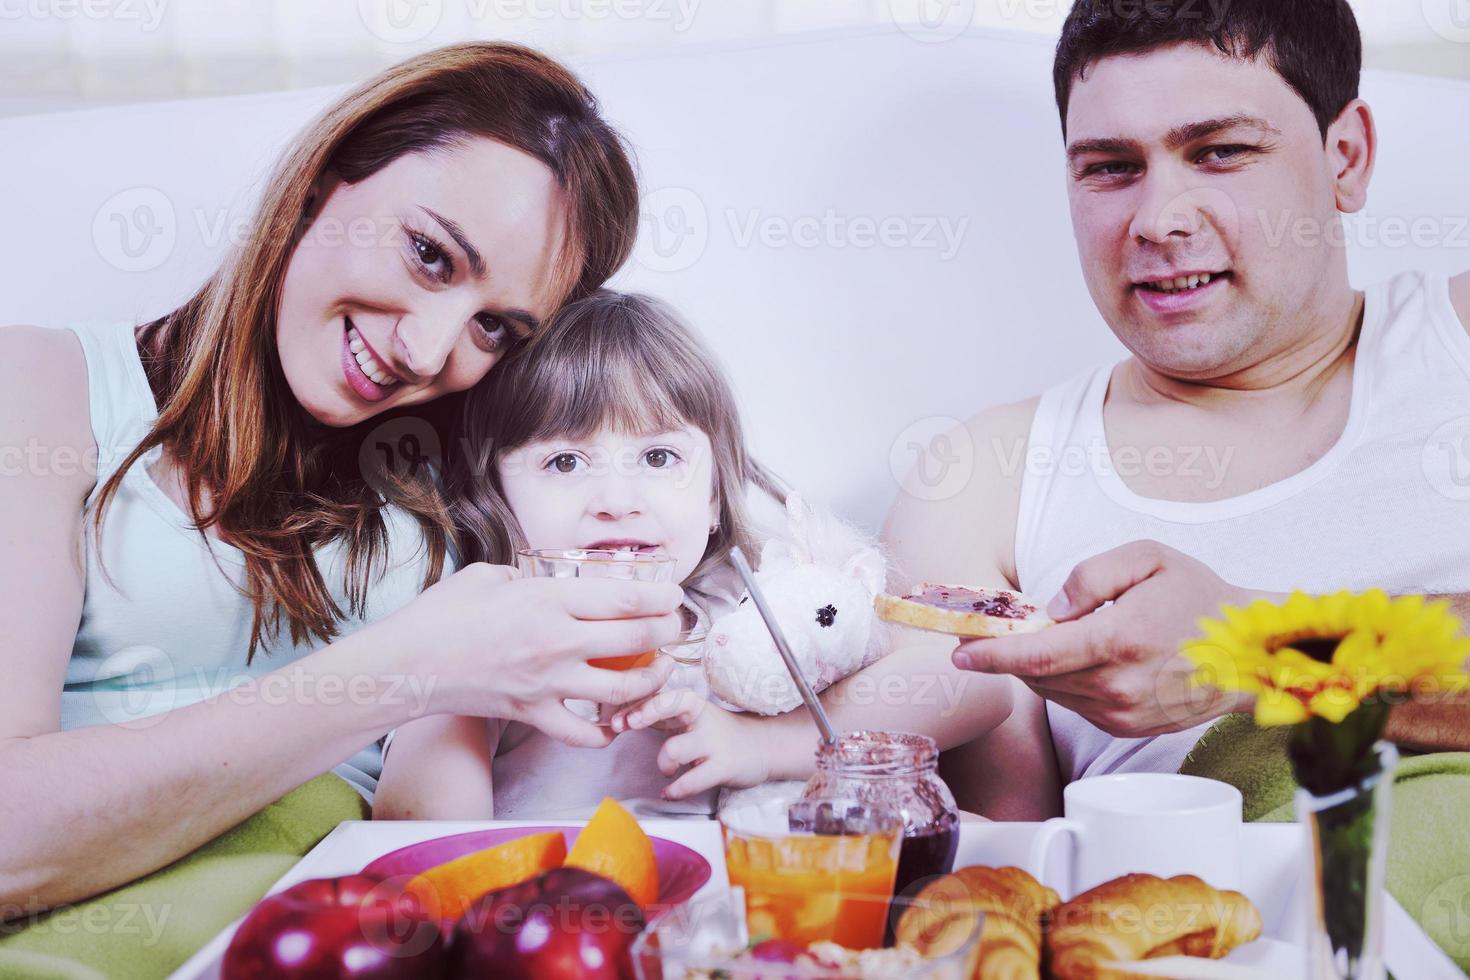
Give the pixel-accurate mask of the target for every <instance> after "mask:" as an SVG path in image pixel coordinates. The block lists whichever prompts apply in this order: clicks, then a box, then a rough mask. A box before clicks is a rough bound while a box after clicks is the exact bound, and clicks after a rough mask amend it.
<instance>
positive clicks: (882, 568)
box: [842, 548, 888, 595]
mask: <svg viewBox="0 0 1470 980" xmlns="http://www.w3.org/2000/svg"><path fill="white" fill-rule="evenodd" d="M887 566H888V563H887V562H886V561H884V560H883V554H882V552H880V551H879V550H878V549H877V548H864V549H863V550H862V551H859V552H858V553H857V554H855V555H853V556H852V557H851V558H849V559H848V560H847V564H845V565H843V566H842V573H843V574H844V575H851V576H852V577H853V578H855V579H857V580H858V581H859V582H860V583H862V586H863V588H865V589H867V590H868V592H869V593H870V594H871V595H877V594H878V593H880V592H882V591H883V585H884V582H885V581H886V579H887V574H888V567H887Z"/></svg>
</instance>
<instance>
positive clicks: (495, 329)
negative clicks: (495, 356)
mask: <svg viewBox="0 0 1470 980" xmlns="http://www.w3.org/2000/svg"><path fill="white" fill-rule="evenodd" d="M475 323H476V324H478V328H479V330H480V334H481V335H482V336H483V337H484V338H485V342H486V343H488V344H489V345H490V346H491V348H492V349H494V350H497V351H499V350H504V349H505V348H506V347H508V346H510V343H511V341H512V340H514V339H515V338H514V335H513V334H512V333H511V330H510V328H509V327H507V326H506V325H505V321H504V320H502V319H500V317H498V316H495V315H494V314H491V313H481V314H480V315H479V316H477V317H475Z"/></svg>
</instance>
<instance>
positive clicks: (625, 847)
mask: <svg viewBox="0 0 1470 980" xmlns="http://www.w3.org/2000/svg"><path fill="white" fill-rule="evenodd" d="M566 866H567V867H568V868H581V869H582V870H584V871H590V872H592V873H593V874H598V875H602V876H603V877H604V878H608V879H610V880H612V881H613V882H615V883H616V884H617V885H618V886H619V887H621V888H622V889H623V891H625V892H627V893H628V895H629V896H630V897H631V898H632V899H633V901H635V902H637V903H638V904H639V905H640V906H642V907H643V908H648V907H649V906H650V905H652V904H653V903H654V902H656V901H658V864H657V863H656V862H655V861H654V859H653V841H651V840H649V839H648V835H647V834H645V833H644V832H643V828H642V827H640V826H638V821H637V820H635V819H633V815H632V814H631V813H629V812H628V811H627V810H624V809H623V808H622V807H621V806H620V805H619V804H618V801H617V800H614V799H611V798H608V799H605V800H603V801H602V805H601V806H599V807H598V808H597V812H596V813H594V814H593V815H592V819H591V820H589V821H587V826H586V827H584V828H583V829H582V832H581V833H580V834H578V835H577V840H576V843H574V844H572V851H571V853H570V854H568V855H567V860H566Z"/></svg>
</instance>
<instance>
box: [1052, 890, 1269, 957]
mask: <svg viewBox="0 0 1470 980" xmlns="http://www.w3.org/2000/svg"><path fill="white" fill-rule="evenodd" d="M1260 934H1261V914H1260V912H1258V911H1257V910H1256V907H1255V906H1254V905H1252V904H1251V903H1250V900H1249V899H1248V898H1246V897H1245V896H1244V895H1242V894H1240V893H1239V892H1228V891H1219V890H1217V889H1215V888H1211V887H1210V886H1209V885H1207V884H1206V883H1205V882H1203V881H1201V880H1200V879H1198V878H1196V877H1194V876H1193V875H1180V876H1179V877H1177V878H1169V879H1168V880H1165V879H1163V878H1159V877H1156V876H1154V875H1144V874H1131V875H1124V876H1123V877H1121V878H1116V879H1114V880H1112V881H1109V882H1107V883H1105V884H1102V885H1098V886H1097V887H1096V888H1094V889H1092V890H1091V891H1087V892H1083V893H1082V894H1081V895H1078V896H1077V897H1076V898H1074V899H1072V900H1071V901H1070V902H1067V903H1065V904H1064V905H1061V906H1059V907H1057V908H1056V909H1055V910H1053V912H1052V916H1051V928H1050V930H1049V931H1048V933H1047V938H1046V947H1047V960H1048V967H1049V969H1050V971H1051V975H1052V976H1053V977H1055V978H1056V980H1116V978H1122V977H1127V976H1129V975H1130V974H1129V972H1128V970H1127V967H1126V965H1125V964H1127V963H1129V962H1133V961H1137V960H1146V959H1154V958H1156V957H1160V956H1178V955H1184V956H1202V957H1208V958H1210V959H1219V958H1220V957H1222V956H1224V955H1226V954H1227V953H1229V952H1230V951H1231V950H1233V949H1235V948H1236V947H1237V946H1241V945H1243V944H1245V943H1248V942H1250V941H1251V940H1253V939H1255V938H1256V937H1258V936H1260Z"/></svg>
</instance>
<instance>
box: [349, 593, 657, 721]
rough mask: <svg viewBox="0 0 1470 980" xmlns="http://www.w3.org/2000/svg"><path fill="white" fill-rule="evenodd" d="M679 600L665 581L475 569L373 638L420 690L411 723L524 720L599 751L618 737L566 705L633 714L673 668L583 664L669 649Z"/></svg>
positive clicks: (402, 612)
mask: <svg viewBox="0 0 1470 980" xmlns="http://www.w3.org/2000/svg"><path fill="white" fill-rule="evenodd" d="M682 598H683V594H682V592H681V591H680V589H679V587H678V586H676V585H672V584H669V583H655V582H629V581H616V580H612V579H551V578H521V577H520V576H519V574H518V573H517V572H516V570H515V569H512V568H507V567H504V566H492V565H485V564H475V565H467V566H466V567H464V568H462V569H460V570H459V571H458V572H456V573H455V574H453V575H451V576H449V577H448V578H446V579H444V580H442V581H440V582H438V583H436V584H435V585H433V586H432V587H431V588H429V589H427V590H425V592H424V593H423V594H422V595H420V596H418V597H417V598H415V599H414V600H413V601H412V602H410V603H409V604H408V605H406V606H404V607H403V608H402V609H399V610H398V611H397V612H395V613H393V614H392V615H391V616H388V617H386V618H385V619H383V620H382V621H381V622H380V623H377V624H374V625H373V626H371V627H369V630H368V631H371V632H372V633H373V635H374V636H375V637H376V639H377V641H378V643H379V644H382V645H384V646H385V647H386V648H387V649H390V650H392V651H394V653H393V655H392V660H393V662H394V663H396V664H397V665H398V666H399V667H400V668H401V669H402V670H403V672H404V673H405V674H408V675H410V678H411V679H415V680H420V681H421V682H422V684H423V686H424V690H423V691H422V692H421V695H422V696H421V697H420V698H419V699H418V702H417V704H418V705H419V706H420V707H419V710H418V711H417V712H415V715H417V714H458V715H474V716H478V717H482V718H504V719H507V720H513V721H522V722H525V723H526V724H529V725H534V726H535V727H536V728H539V729H540V730H541V731H543V732H545V733H546V734H548V735H550V736H552V737H553V738H557V739H560V740H561V741H563V742H566V743H567V744H568V745H577V746H591V747H601V746H605V745H607V744H609V743H610V742H611V741H612V738H613V733H612V732H610V731H608V730H606V729H604V728H600V727H598V726H597V725H594V724H592V723H591V722H589V721H586V720H585V719H582V718H579V717H577V716H576V715H574V714H573V713H572V712H570V711H568V710H567V708H566V706H565V705H564V704H563V703H562V702H563V701H565V700H568V699H583V700H588V701H596V702H600V703H603V704H626V703H629V702H632V701H638V700H641V699H643V698H646V697H648V696H649V695H651V694H653V693H654V692H655V691H657V690H659V688H661V687H662V686H663V684H664V681H665V680H667V678H668V675H669V673H670V671H671V669H672V662H671V661H669V660H668V658H666V657H659V658H658V659H657V660H655V661H654V663H653V664H652V665H651V666H648V667H642V668H635V669H633V670H626V671H615V670H605V669H600V668H597V667H593V666H590V665H589V664H588V663H587V661H588V660H589V659H592V658H597V657H617V656H627V655H630V654H637V653H642V652H645V651H648V650H654V649H657V648H658V647H659V646H662V645H664V644H667V643H669V642H671V641H672V640H674V639H675V638H676V637H677V636H678V633H679V629H680V625H681V624H680V622H679V617H678V616H677V615H676V614H675V610H676V609H677V608H678V605H679V603H680V601H681V600H682ZM368 631H364V632H365V633H366V632H368Z"/></svg>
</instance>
